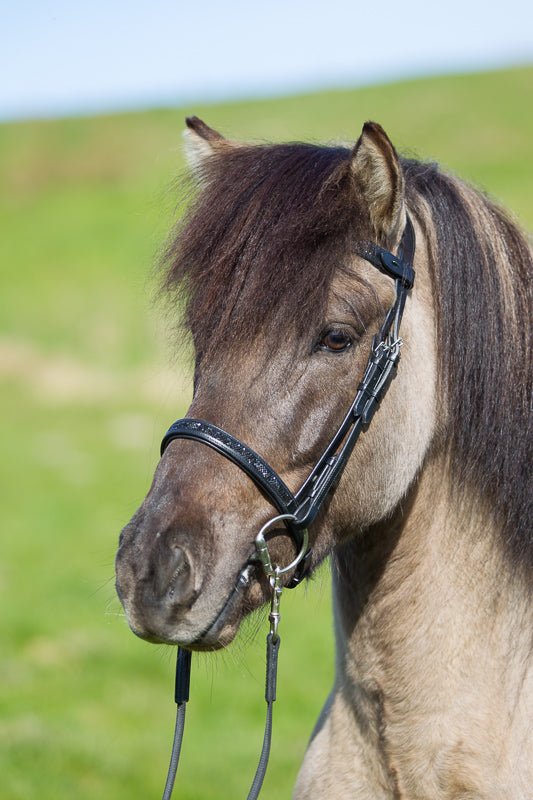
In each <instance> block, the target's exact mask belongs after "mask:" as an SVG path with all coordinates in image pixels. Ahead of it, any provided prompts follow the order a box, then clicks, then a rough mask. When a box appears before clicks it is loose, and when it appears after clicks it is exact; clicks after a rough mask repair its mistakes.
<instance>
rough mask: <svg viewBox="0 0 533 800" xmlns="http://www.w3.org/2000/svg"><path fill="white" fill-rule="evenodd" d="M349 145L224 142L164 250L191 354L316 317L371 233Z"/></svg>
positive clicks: (289, 330) (294, 331) (290, 329)
mask: <svg viewBox="0 0 533 800" xmlns="http://www.w3.org/2000/svg"><path fill="white" fill-rule="evenodd" d="M349 159H350V151H349V150H348V149H346V148H342V147H320V146H315V145H309V144H301V143H294V144H286V145H259V146H257V145H256V146H240V147H235V148H227V149H225V150H224V152H223V153H221V154H220V155H214V156H212V157H210V158H209V159H208V160H207V162H206V163H205V164H204V165H203V170H202V182H201V187H200V190H199V192H198V194H197V195H196V197H195V198H194V199H193V201H192V203H191V204H190V206H189V209H188V212H187V213H186V214H185V216H184V218H183V220H182V222H181V223H180V224H179V225H178V228H177V230H176V232H175V234H174V235H173V238H172V240H171V242H170V244H169V247H168V249H167V251H166V253H165V257H164V263H165V267H166V274H165V288H166V289H167V290H170V292H171V294H173V293H174V292H175V291H176V290H177V291H178V292H180V291H184V294H185V297H184V299H185V305H186V314H185V321H186V324H187V326H188V327H189V329H190V330H192V333H193V336H194V340H195V346H196V349H197V352H201V353H204V352H207V351H209V350H212V349H214V348H219V347H221V346H222V347H225V346H227V343H228V342H229V341H230V340H231V341H236V340H239V339H241V340H247V339H253V338H255V337H256V336H258V335H260V334H261V332H262V331H263V330H264V328H265V323H267V322H268V320H269V319H271V318H273V317H276V318H278V317H279V319H283V320H286V321H287V322H286V324H284V325H283V326H282V327H283V335H284V336H291V335H293V336H298V335H299V334H301V332H302V331H303V330H305V329H309V327H310V325H312V324H313V321H314V320H318V319H319V318H320V317H321V315H322V313H323V310H324V307H325V305H326V302H327V298H328V292H329V288H330V285H331V281H332V278H333V275H334V274H335V272H336V271H337V270H338V269H339V267H342V266H343V265H345V264H347V261H348V259H349V258H350V256H351V255H353V252H354V248H355V242H356V240H359V239H360V240H366V239H368V237H369V235H370V222H369V217H368V213H367V212H366V210H365V209H364V208H363V207H361V205H360V204H359V205H358V202H357V196H356V193H355V189H354V185H353V179H352V176H351V173H350V169H349Z"/></svg>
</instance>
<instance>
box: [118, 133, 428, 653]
mask: <svg viewBox="0 0 533 800" xmlns="http://www.w3.org/2000/svg"><path fill="white" fill-rule="evenodd" d="M187 124H188V130H187V138H188V152H189V160H190V162H191V165H192V168H193V171H194V173H195V175H196V177H197V180H198V183H199V191H198V195H197V198H196V200H195V201H194V203H193V204H192V206H191V207H190V209H189V211H188V213H187V215H186V217H185V219H184V221H183V222H182V223H181V225H180V227H179V229H178V231H177V233H176V235H175V237H174V238H173V240H172V242H171V244H170V246H169V248H168V252H167V262H168V271H167V278H166V285H167V288H168V289H169V290H175V289H180V290H181V291H182V292H183V294H184V302H185V304H186V324H187V326H188V329H189V331H190V334H191V335H192V340H193V343H194V348H195V356H196V363H195V377H194V395H193V400H192V404H191V406H190V408H189V411H188V417H191V418H195V419H200V420H204V421H206V423H208V424H212V425H214V426H217V428H221V429H223V430H224V431H227V432H228V433H230V434H231V435H232V436H233V437H235V438H236V439H238V440H239V441H240V442H243V443H245V444H246V445H247V446H248V447H250V448H252V449H253V450H254V451H255V452H256V453H258V454H260V455H261V457H262V458H263V459H264V460H265V461H267V462H268V464H270V465H271V466H272V468H273V469H274V470H275V471H276V473H277V475H278V476H280V478H281V479H282V481H283V482H284V483H285V484H286V486H287V487H288V488H289V490H290V491H291V492H296V491H297V489H298V488H299V487H300V486H301V485H302V483H304V481H305V480H306V478H307V477H308V475H309V474H310V472H311V471H312V469H313V466H314V464H315V463H316V461H317V459H319V457H320V455H321V453H323V451H324V449H325V448H326V446H327V444H328V442H329V441H330V439H331V437H332V435H333V434H334V432H335V431H336V430H337V428H338V426H339V424H340V422H341V421H342V419H343V417H344V415H345V413H346V410H347V409H348V408H349V406H350V403H351V402H352V401H353V398H354V395H355V392H356V389H357V387H358V385H359V383H360V381H361V378H362V376H363V374H364V371H365V366H366V364H367V361H368V358H369V354H370V353H371V351H372V342H373V337H374V336H375V334H376V333H377V331H379V329H380V327H381V326H382V324H383V320H384V317H385V316H386V313H387V310H388V309H389V308H390V307H391V305H392V304H393V303H394V289H395V284H394V281H393V280H391V278H390V276H388V275H386V274H381V272H379V271H378V270H376V269H375V268H374V267H373V266H372V265H371V264H370V263H369V262H368V260H367V259H365V258H364V257H362V256H361V249H362V248H364V247H368V243H372V244H373V245H376V246H378V247H383V248H387V250H389V251H392V252H396V251H397V249H398V247H399V244H400V241H401V238H402V233H403V231H404V230H405V227H406V224H407V200H406V188H405V179H404V171H403V169H402V165H401V163H400V160H399V158H398V155H397V153H396V151H395V149H394V147H393V145H392V144H391V142H390V140H389V138H388V137H387V135H386V134H385V132H384V131H383V129H382V128H381V127H380V126H379V125H377V124H374V123H367V124H366V125H365V126H364V128H363V130H362V133H361V136H360V138H359V139H358V141H357V143H356V144H355V146H354V147H353V148H351V149H349V148H344V147H319V146H314V145H305V144H289V145H252V146H250V145H243V144H237V143H234V142H230V141H227V140H226V139H224V138H223V137H222V136H221V135H220V134H218V133H217V132H215V131H213V130H211V129H210V128H209V127H208V126H207V125H205V123H203V122H201V121H200V120H198V119H196V118H192V119H189V120H188V121H187ZM411 214H412V212H411ZM412 216H413V215H412ZM414 224H415V227H416V228H417V231H416V233H417V251H416V269H417V283H416V286H415V288H414V289H413V291H412V292H411V293H410V296H409V298H408V299H407V303H406V307H405V314H404V319H403V322H402V331H401V336H402V340H403V342H404V344H403V348H402V361H401V366H400V368H399V370H398V374H397V376H396V378H395V379H394V380H393V381H392V384H391V387H390V390H389V392H388V394H387V395H386V397H385V398H384V399H383V402H382V407H381V408H380V410H379V412H378V413H377V415H376V417H375V419H374V421H373V422H372V424H371V425H370V426H369V427H368V429H367V430H365V432H364V433H363V435H362V436H361V438H360V440H359V442H358V444H357V446H356V447H355V449H354V452H353V454H352V455H351V457H350V459H349V461H348V464H347V466H346V469H345V471H344V474H343V475H342V478H341V479H340V482H339V483H338V485H337V486H336V487H335V490H334V491H332V492H330V493H329V495H328V497H327V501H326V504H325V505H324V507H323V508H322V509H321V511H320V513H319V514H318V516H317V518H316V519H315V520H314V521H313V522H312V524H311V525H310V528H309V538H310V545H311V555H310V559H309V564H308V565H307V567H308V571H312V570H313V569H314V568H316V566H317V565H318V564H319V563H320V562H321V561H322V560H323V559H324V558H325V556H326V555H327V554H328V553H330V552H331V551H332V550H333V549H334V548H335V547H337V546H338V545H340V544H341V543H343V542H344V541H346V540H348V539H350V537H354V536H357V535H359V534H360V533H361V532H362V531H365V530H367V529H369V528H370V527H371V526H372V525H375V524H376V523H379V522H380V521H382V520H384V519H386V518H388V517H390V516H391V515H392V514H393V513H394V512H395V510H396V509H397V508H398V506H399V505H400V504H401V501H402V498H404V497H405V495H406V493H407V492H408V490H409V488H410V486H411V485H412V484H413V481H414V480H415V478H416V476H417V474H418V472H419V470H420V468H421V465H422V464H423V461H424V458H425V456H426V453H427V451H428V448H429V446H430V444H431V442H432V439H433V437H434V432H435V419H436V411H435V391H436V388H435V373H436V358H435V352H434V323H433V308H432V291H431V282H430V277H429V274H428V270H427V265H426V262H427V249H428V243H427V241H426V236H425V235H424V234H423V232H422V231H421V230H420V227H419V225H418V223H417V217H416V215H414ZM278 511H279V509H278ZM276 513H277V511H276V509H274V508H273V507H272V505H271V502H269V499H268V498H267V497H266V496H265V495H264V493H262V492H261V491H260V490H259V489H258V487H257V486H256V485H255V484H254V482H253V481H251V480H250V478H249V477H248V476H247V475H245V474H244V473H243V472H242V471H241V470H239V469H238V468H237V466H235V464H233V463H231V462H230V461H228V460H227V459H226V458H224V457H223V456H222V455H221V454H220V453H218V452H216V451H215V450H213V449H211V448H208V447H205V446H203V445H202V444H201V443H199V442H197V441H186V440H184V439H182V438H180V439H176V440H173V441H171V442H170V443H169V445H168V447H167V448H166V450H165V452H164V454H163V456H162V458H161V461H160V463H159V465H158V466H157V469H156V472H155V476H154V480H153V483H152V486H151V488H150V491H149V492H148V495H147V497H146V499H145V500H144V502H143V504H142V506H141V507H140V509H139V510H138V511H137V513H136V514H135V515H134V517H133V518H132V520H131V521H130V523H129V524H128V525H127V526H126V527H125V528H124V530H123V531H122V534H121V538H120V547H119V551H118V555H117V563H116V571H117V589H118V593H119V596H120V598H121V601H122V603H123V605H124V608H125V610H126V614H127V617H128V621H129V623H130V626H131V627H132V629H133V631H134V632H135V633H136V634H138V635H139V636H141V637H143V638H145V639H148V640H150V641H156V642H168V643H175V644H180V645H185V646H187V647H189V648H194V649H214V648H217V647H221V646H225V645H227V644H228V643H229V642H230V641H231V640H232V638H233V637H234V636H235V634H236V632H237V630H238V628H239V625H240V622H241V621H242V619H243V617H244V616H245V615H246V614H247V613H248V612H250V611H251V610H253V609H255V608H257V607H259V606H260V605H261V604H263V603H264V602H265V601H266V600H267V599H268V598H269V596H270V587H269V585H268V582H267V580H266V579H265V576H264V574H263V573H262V571H261V569H260V567H259V566H258V565H257V564H256V562H255V560H254V554H255V548H254V540H255V537H256V535H257V532H258V531H259V530H260V529H261V527H262V526H263V525H264V524H265V523H266V522H267V521H268V520H269V519H271V518H272V517H273V516H274V515H275V514H276ZM277 534H278V535H276V536H275V538H273V539H272V541H271V542H270V546H269V547H270V552H271V557H272V559H273V560H274V561H275V562H276V563H277V564H279V565H284V564H288V563H289V562H291V560H292V559H294V555H295V551H294V547H295V543H294V537H291V535H290V533H289V531H287V530H285V531H283V530H281V531H277ZM290 578H291V575H290V574H288V575H287V576H286V578H285V581H286V582H288V581H290Z"/></svg>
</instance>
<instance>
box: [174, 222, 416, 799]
mask: <svg viewBox="0 0 533 800" xmlns="http://www.w3.org/2000/svg"><path fill="white" fill-rule="evenodd" d="M357 255H359V256H360V257H361V258H364V259H365V260H366V261H368V262H370V264H372V265H373V266H374V267H376V268H377V269H379V270H380V272H383V273H384V274H385V275H388V276H389V277H390V278H393V279H394V281H395V286H396V296H395V299H394V303H393V305H392V306H391V307H390V308H389V310H388V312H387V314H386V316H385V319H384V321H383V324H382V325H381V328H380V329H379V331H378V333H377V334H376V335H375V336H374V339H373V343H372V350H371V353H370V356H369V358H368V361H367V364H366V368H365V372H364V375H363V379H362V381H361V383H360V384H359V387H358V389H357V393H356V395H355V398H354V400H353V402H352V404H351V406H350V408H349V409H348V411H347V413H346V416H345V417H344V419H343V421H342V422H341V424H340V426H339V428H338V429H337V431H336V433H335V434H334V435H333V437H332V439H331V441H330V443H329V444H328V445H327V447H326V449H325V450H324V452H323V453H322V455H321V456H320V458H319V459H318V461H317V463H316V464H315V466H314V467H313V469H312V470H311V473H310V474H309V475H308V477H307V478H306V480H305V481H304V483H303V484H302V486H301V487H300V488H299V489H298V491H297V492H296V493H293V492H291V490H290V489H289V488H288V486H287V485H286V484H285V483H284V481H283V480H282V479H281V478H280V476H279V475H278V474H277V472H276V471H275V470H274V469H272V467H271V466H270V465H269V464H268V463H267V462H266V461H265V460H264V459H263V458H262V457H261V456H260V455H258V454H257V453H256V452H255V451H254V450H252V449H251V448H250V447H248V446H247V445H246V444H244V443H243V442H241V441H239V440H238V439H236V438H235V437H234V436H232V435H231V434H230V433H227V431H224V430H223V429H222V428H219V427H218V426H217V425H214V424H213V423H210V422H205V421H204V420H200V419H192V418H189V417H186V418H185V419H179V420H177V421H176V422H174V423H173V425H171V426H170V428H169V429H168V431H167V432H166V434H165V436H164V438H163V441H162V442H161V455H163V453H164V452H165V450H166V448H167V447H168V445H169V444H170V442H172V441H174V439H191V440H193V441H197V442H201V443H202V444H205V445H207V446H208V447H211V448H212V449H213V450H216V451H217V452H218V453H220V454H221V455H223V456H225V458H227V459H228V460H229V461H231V462H232V463H233V464H235V465H236V466H237V467H239V468H240V469H241V470H243V471H244V472H245V473H246V474H247V475H248V476H249V477H250V478H251V479H252V480H253V481H254V483H255V484H256V485H257V487H258V488H259V489H260V490H261V491H262V492H263V494H264V495H265V496H266V497H267V498H268V500H270V502H271V503H272V505H273V506H274V508H276V509H277V511H278V512H279V515H278V516H276V517H274V518H273V519H271V520H269V521H268V522H267V523H266V524H265V525H264V526H263V528H262V529H261V531H260V532H259V534H258V536H257V537H256V539H255V544H256V548H257V552H258V556H259V560H260V562H261V564H262V567H263V569H264V572H265V574H266V576H267V577H268V579H269V581H270V584H271V587H272V590H273V599H272V606H271V613H270V621H271V628H270V633H269V635H268V637H267V681H266V692H265V698H266V701H267V724H266V728H265V737H264V741H263V750H262V752H261V758H260V761H259V766H258V768H257V771H256V775H255V778H254V782H253V784H252V788H251V789H250V793H249V795H248V800H255V798H257V797H258V795H259V792H260V790H261V786H262V783H263V778H264V775H265V772H266V766H267V763H268V756H269V752H270V735H271V728H272V702H273V701H274V700H275V698H276V668H277V654H278V648H279V636H278V634H277V626H278V622H279V599H280V596H281V590H282V583H281V576H282V575H285V574H287V573H288V572H291V571H292V572H293V575H292V577H291V578H290V580H289V582H288V583H287V584H286V586H287V588H292V587H294V586H297V585H298V584H299V583H300V582H301V580H302V578H304V577H305V575H306V573H307V571H308V569H309V557H310V554H311V549H310V548H309V546H308V541H309V540H308V532H307V528H308V526H309V525H310V524H311V523H312V522H313V521H314V520H315V519H316V516H317V514H318V513H319V511H320V509H321V507H322V505H323V503H324V501H325V500H326V498H327V497H328V495H329V494H330V493H331V491H332V490H333V489H334V488H335V487H336V486H337V484H338V482H339V480H340V478H341V475H342V473H343V471H344V468H345V466H346V464H347V462H348V459H349V457H350V454H351V452H352V450H353V448H354V445H355V443H356V441H357V439H358V438H359V435H360V433H361V431H363V430H366V428H367V427H368V426H369V425H370V422H371V420H372V418H373V416H374V414H375V412H376V410H377V408H378V406H379V404H380V402H381V400H382V399H383V397H384V395H385V393H386V391H387V389H388V387H389V385H390V382H391V380H392V378H393V377H394V375H395V373H396V368H397V365H398V362H399V360H400V348H401V344H402V341H401V339H400V333H399V332H400V324H401V320H402V315H403V311H404V308H405V301H406V299H407V295H408V293H409V291H410V289H411V288H412V286H413V283H414V279H415V273H414V269H413V266H412V264H413V260H414V255H415V232H414V228H413V224H412V222H411V220H410V218H409V216H408V215H407V218H406V224H405V228H404V231H403V234H402V238H401V241H400V245H399V247H398V254H397V255H393V254H392V253H390V252H389V251H388V250H385V249H383V248H382V247H380V246H379V245H377V244H374V243H368V244H366V245H364V246H362V247H360V248H359V249H358V251H357ZM278 522H283V523H284V525H285V526H286V530H288V532H289V533H290V535H291V536H292V538H293V540H294V542H295V545H296V548H297V552H298V555H297V557H296V559H295V560H294V562H292V564H290V565H288V566H287V567H284V568H283V569H280V568H279V567H274V566H273V565H272V563H271V561H270V555H269V552H268V546H267V543H266V539H265V536H264V534H265V533H266V532H267V531H268V530H269V529H270V528H271V527H273V526H274V525H276V524H277V523H278ZM293 568H294V569H293ZM189 673H190V652H188V651H186V650H182V649H181V648H179V650H178V662H177V672H176V692H175V700H176V703H177V705H178V715H177V719H176V730H175V735H174V744H173V749H172V757H171V762H170V767H169V773H168V776H167V784H166V787H165V792H164V794H163V800H168V798H170V796H171V793H172V787H173V785H174V777H175V774H176V769H177V763H178V759H179V752H180V748H181V738H182V736H183V725H184V720H185V704H186V702H187V700H188V699H189Z"/></svg>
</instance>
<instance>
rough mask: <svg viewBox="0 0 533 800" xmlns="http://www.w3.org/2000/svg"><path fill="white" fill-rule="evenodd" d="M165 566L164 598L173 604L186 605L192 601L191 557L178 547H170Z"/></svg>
mask: <svg viewBox="0 0 533 800" xmlns="http://www.w3.org/2000/svg"><path fill="white" fill-rule="evenodd" d="M167 558H168V561H167V564H166V565H165V570H164V573H165V580H166V587H165V589H166V591H165V594H166V597H167V599H168V600H170V601H171V602H173V603H178V604H179V605H188V604H190V603H191V602H192V601H193V600H194V590H193V586H194V580H193V578H194V576H193V569H192V562H191V556H190V555H189V553H188V552H187V551H186V550H185V549H184V548H183V547H181V546H180V545H175V544H174V545H171V547H170V548H169V552H168V555H167Z"/></svg>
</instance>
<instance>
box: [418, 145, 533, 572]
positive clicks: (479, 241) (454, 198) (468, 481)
mask: <svg viewBox="0 0 533 800" xmlns="http://www.w3.org/2000/svg"><path fill="white" fill-rule="evenodd" d="M403 168H404V174H405V178H406V186H407V200H408V205H409V206H410V207H411V208H415V209H416V208H417V207H418V208H419V213H420V215H421V216H422V217H423V216H424V212H423V210H422V209H421V207H420V205H421V204H420V197H422V198H423V199H424V200H425V202H426V203H427V204H428V206H429V208H430V210H431V217H432V223H433V225H434V228H435V232H436V238H437V252H436V253H434V254H433V256H432V259H431V262H432V263H431V267H432V271H433V282H434V286H435V297H436V300H437V333H438V357H439V378H440V382H441V386H440V391H441V392H444V393H445V394H446V395H447V401H448V408H449V415H450V419H449V423H448V425H447V428H446V430H445V431H443V433H444V435H445V436H446V437H447V438H448V442H449V445H450V454H451V457H452V465H451V466H452V470H453V471H454V477H455V484H456V487H457V489H458V499H460V493H461V489H462V487H463V488H464V487H467V486H469V485H470V486H472V485H473V486H474V487H475V488H476V490H477V491H480V492H481V493H482V496H484V497H485V498H487V500H488V501H489V503H490V505H491V507H492V508H494V509H495V510H496V511H497V512H498V513H499V516H500V520H501V524H502V528H503V535H504V544H505V545H506V546H507V553H508V555H510V556H511V558H512V560H513V564H514V565H515V566H518V565H519V564H520V565H522V566H524V567H525V568H526V569H528V570H529V569H531V567H533V505H532V503H533V492H532V491H531V456H532V452H531V442H532V437H531V434H532V431H531V400H532V390H533V364H532V359H531V355H532V353H531V318H532V311H533V308H532V291H531V289H532V282H531V278H532V275H533V259H532V256H531V250H530V247H529V245H528V242H527V240H526V238H525V236H524V235H523V233H522V232H521V231H520V230H519V228H518V227H517V225H516V224H515V223H514V222H512V221H511V220H510V219H509V217H508V216H507V215H506V214H505V213H504V212H503V211H502V209H501V208H499V207H498V206H497V205H496V204H495V203H493V202H492V201H491V200H490V199H489V198H488V197H486V196H485V195H483V194H482V193H481V192H478V191H476V190H474V189H472V188H471V187H469V186H466V185H465V184H463V183H462V182H461V181H459V180H458V179H457V178H454V177H451V176H449V175H446V174H444V173H442V172H441V171H440V170H439V169H438V167H437V166H436V165H432V164H422V163H420V162H417V161H414V160H404V161H403Z"/></svg>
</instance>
